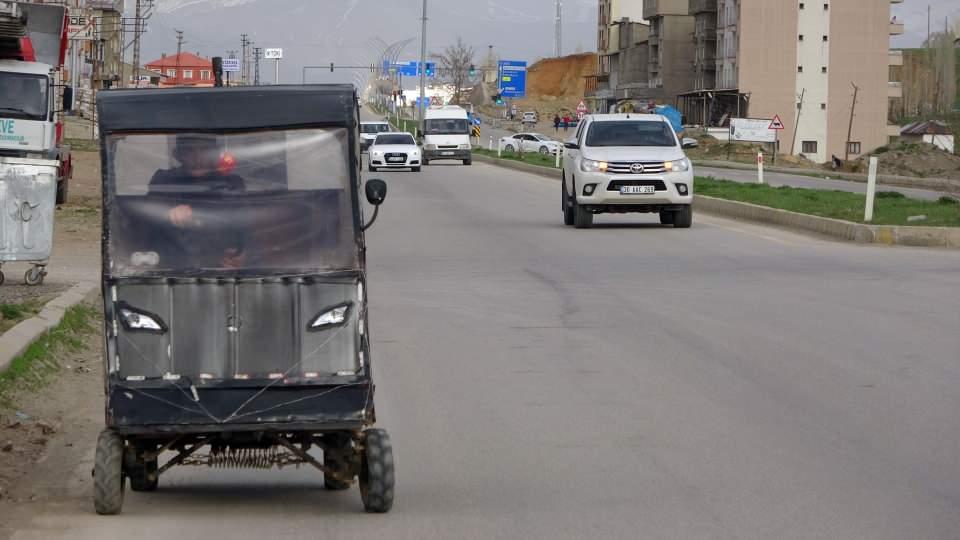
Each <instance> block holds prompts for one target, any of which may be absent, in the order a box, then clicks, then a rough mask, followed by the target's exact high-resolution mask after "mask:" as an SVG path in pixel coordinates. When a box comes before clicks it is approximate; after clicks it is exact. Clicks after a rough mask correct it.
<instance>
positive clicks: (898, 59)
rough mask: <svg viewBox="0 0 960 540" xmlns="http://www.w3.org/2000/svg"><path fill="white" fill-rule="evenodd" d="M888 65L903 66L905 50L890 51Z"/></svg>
mask: <svg viewBox="0 0 960 540" xmlns="http://www.w3.org/2000/svg"><path fill="white" fill-rule="evenodd" d="M887 65H890V66H902V65H903V51H890V56H889V60H888V62H887Z"/></svg>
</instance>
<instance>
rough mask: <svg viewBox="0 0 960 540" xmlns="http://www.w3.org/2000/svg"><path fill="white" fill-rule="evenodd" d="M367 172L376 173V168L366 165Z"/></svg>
mask: <svg viewBox="0 0 960 540" xmlns="http://www.w3.org/2000/svg"><path fill="white" fill-rule="evenodd" d="M367 170H368V171H370V172H377V168H376V167H374V166H373V165H367Z"/></svg>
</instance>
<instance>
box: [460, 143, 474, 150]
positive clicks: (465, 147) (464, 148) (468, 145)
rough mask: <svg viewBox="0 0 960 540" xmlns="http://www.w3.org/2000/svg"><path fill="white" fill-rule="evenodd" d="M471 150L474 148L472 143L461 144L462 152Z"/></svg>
mask: <svg viewBox="0 0 960 540" xmlns="http://www.w3.org/2000/svg"><path fill="white" fill-rule="evenodd" d="M471 148H472V146H470V143H466V144H461V145H460V149H461V150H469V149H471Z"/></svg>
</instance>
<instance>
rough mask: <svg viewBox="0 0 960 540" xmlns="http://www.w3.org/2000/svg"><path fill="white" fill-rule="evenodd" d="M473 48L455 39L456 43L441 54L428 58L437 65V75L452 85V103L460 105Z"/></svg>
mask: <svg viewBox="0 0 960 540" xmlns="http://www.w3.org/2000/svg"><path fill="white" fill-rule="evenodd" d="M473 56H474V50H473V47H470V46H468V45H466V44H465V43H464V42H463V39H461V38H460V37H457V43H456V44H454V45H450V46H449V47H447V48H446V49H445V50H444V51H443V53H442V54H436V53H435V54H432V55H430V58H431V59H433V60H435V61H436V62H437V63H438V64H439V68H440V69H439V72H438V73H437V75H439V76H440V78H441V79H442V80H445V81H448V82H449V83H450V84H452V85H453V89H454V94H453V102H454V103H460V94H461V93H462V92H463V88H464V87H465V86H466V85H467V82H468V81H469V80H470V66H472V65H473Z"/></svg>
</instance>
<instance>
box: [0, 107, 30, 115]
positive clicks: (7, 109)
mask: <svg viewBox="0 0 960 540" xmlns="http://www.w3.org/2000/svg"><path fill="white" fill-rule="evenodd" d="M0 111H10V112H16V113H23V114H35V113H32V112H29V111H25V110H23V109H18V108H16V107H0Z"/></svg>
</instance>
